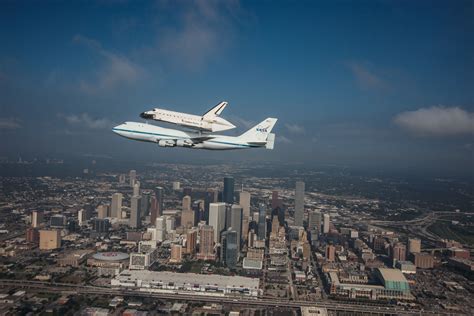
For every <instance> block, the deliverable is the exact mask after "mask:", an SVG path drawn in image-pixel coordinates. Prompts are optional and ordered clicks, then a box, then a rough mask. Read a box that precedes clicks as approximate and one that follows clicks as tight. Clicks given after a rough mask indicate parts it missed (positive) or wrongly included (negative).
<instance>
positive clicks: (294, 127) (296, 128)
mask: <svg viewBox="0 0 474 316" xmlns="http://www.w3.org/2000/svg"><path fill="white" fill-rule="evenodd" d="M285 127H286V129H287V130H288V131H289V132H290V133H293V134H303V133H304V127H303V126H300V125H298V124H289V123H285Z"/></svg>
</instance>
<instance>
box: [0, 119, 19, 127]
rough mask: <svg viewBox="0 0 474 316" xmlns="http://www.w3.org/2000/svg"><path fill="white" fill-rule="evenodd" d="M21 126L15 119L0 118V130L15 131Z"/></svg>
mask: <svg viewBox="0 0 474 316" xmlns="http://www.w3.org/2000/svg"><path fill="white" fill-rule="evenodd" d="M17 128H21V124H20V122H19V120H18V119H16V118H0V129H17Z"/></svg>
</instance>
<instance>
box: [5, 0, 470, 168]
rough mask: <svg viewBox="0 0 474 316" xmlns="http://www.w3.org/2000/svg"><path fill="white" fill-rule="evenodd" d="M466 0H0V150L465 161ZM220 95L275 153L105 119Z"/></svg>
mask: <svg viewBox="0 0 474 316" xmlns="http://www.w3.org/2000/svg"><path fill="white" fill-rule="evenodd" d="M473 34H474V4H473V2H472V1H440V2H437V1H429V2H428V1H357V2H354V1H327V2H324V1H277V2H268V1H154V2H145V1H135V2H133V1H97V2H83V1H80V2H79V1H78V2H66V1H58V2H46V3H39V2H38V3H36V2H35V3H31V2H27V3H17V2H9V1H4V2H2V3H1V4H0V42H1V45H0V111H1V112H0V134H2V135H3V139H5V142H4V144H3V145H2V146H1V148H0V155H3V156H10V157H15V156H18V155H26V156H31V155H38V156H46V155H49V156H54V155H60V154H64V153H69V154H77V155H83V154H91V155H104V156H110V157H113V158H120V159H123V158H126V159H148V160H157V161H159V160H160V159H173V158H174V157H176V158H179V159H188V160H189V161H197V160H207V159H211V158H212V159H232V160H257V161H259V160H261V161H264V160H275V161H290V162H303V163H310V164H313V163H314V164H318V163H334V164H342V165H355V166H377V167H380V168H384V167H387V168H388V167H394V166H396V167H398V168H402V169H403V168H405V169H412V168H428V169H431V170H441V171H446V172H447V173H456V174H462V173H467V172H472V171H471V170H472V169H474V168H473V167H474V165H473V153H474V152H473V150H474V147H473V146H474V145H473V136H474V114H473V110H474V36H473ZM221 100H226V101H228V102H229V106H228V108H227V109H226V110H225V112H224V113H223V115H224V117H225V118H227V119H229V120H230V121H232V122H234V123H235V124H236V125H238V126H239V129H238V130H236V131H232V132H230V134H234V135H236V134H238V133H240V132H241V131H243V130H245V128H247V127H249V126H250V125H251V124H252V123H257V122H259V121H261V120H262V119H264V118H265V117H268V116H273V117H278V118H279V122H278V123H277V127H276V133H277V145H276V149H275V150H274V151H245V152H244V151H241V152H227V153H214V152H200V151H191V150H183V149H162V148H157V147H156V146H153V145H151V144H141V143H136V142H132V141H127V140H125V139H122V138H119V137H117V136H116V135H113V134H112V133H111V132H110V127H111V126H113V125H114V124H116V123H117V124H118V123H120V122H122V121H125V120H128V121H130V120H139V118H138V114H139V113H140V112H142V111H144V110H147V109H149V108H151V107H165V108H172V109H176V110H182V111H187V112H192V113H196V114H198V113H203V112H205V111H206V110H207V109H208V108H209V107H211V106H212V105H214V104H217V103H218V102H219V101H221Z"/></svg>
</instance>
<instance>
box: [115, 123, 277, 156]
mask: <svg viewBox="0 0 474 316" xmlns="http://www.w3.org/2000/svg"><path fill="white" fill-rule="evenodd" d="M276 121H277V119H276V118H267V119H266V120H264V121H263V122H261V123H259V124H257V125H256V126H254V127H252V128H251V129H249V130H248V131H246V132H245V133H243V134H242V135H240V136H224V135H213V134H205V135H202V134H201V133H199V132H187V131H181V130H176V129H170V128H163V127H160V126H156V125H152V124H146V123H137V122H125V123H123V124H121V125H118V126H115V127H114V128H113V129H112V131H114V132H115V133H117V134H118V135H120V136H123V137H126V138H130V139H133V140H139V141H144V142H151V143H156V144H158V145H159V146H161V147H176V146H178V147H187V148H194V149H212V150H229V149H246V148H266V149H273V145H274V142H275V134H272V133H271V130H272V128H273V126H275V123H276Z"/></svg>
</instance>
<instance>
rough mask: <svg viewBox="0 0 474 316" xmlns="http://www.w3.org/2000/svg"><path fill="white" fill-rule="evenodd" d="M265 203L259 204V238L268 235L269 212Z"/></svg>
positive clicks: (261, 238) (262, 238)
mask: <svg viewBox="0 0 474 316" xmlns="http://www.w3.org/2000/svg"><path fill="white" fill-rule="evenodd" d="M266 211H267V210H266V208H265V204H263V203H260V205H259V206H258V239H259V240H264V239H265V238H266V236H267V220H266V217H267V214H266Z"/></svg>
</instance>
